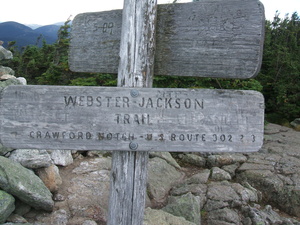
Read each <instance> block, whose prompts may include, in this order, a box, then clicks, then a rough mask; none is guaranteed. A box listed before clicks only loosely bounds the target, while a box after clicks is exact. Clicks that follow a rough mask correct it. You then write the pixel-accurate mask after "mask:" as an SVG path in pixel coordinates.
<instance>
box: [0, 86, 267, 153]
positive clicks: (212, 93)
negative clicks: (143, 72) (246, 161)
mask: <svg viewBox="0 0 300 225" xmlns="http://www.w3.org/2000/svg"><path fill="white" fill-rule="evenodd" d="M0 116H1V128H0V135H1V137H0V138H1V141H2V143H3V144H4V145H6V146H8V147H13V148H43V149H44V148H46V149H74V150H122V151H129V150H131V149H130V146H129V145H130V143H131V142H133V143H136V144H137V145H138V147H137V149H135V151H170V152H172V151H182V152H184V151H187V152H191V151H196V152H197V151H199V152H201V151H207V152H212V151H213V152H235V151H237V152H247V151H257V150H258V149H259V148H260V146H261V144H262V140H263V124H264V121H263V119H264V99H263V96H262V95H261V94H260V93H258V92H254V91H232V90H211V89H175V88H174V89H173V88H171V89H168V88H126V87H118V88H116V87H89V88H86V87H62V86H29V85H28V86H10V87H8V88H6V89H5V90H4V91H3V93H2V99H1V111H0ZM252 135H254V136H255V141H253V136H252Z"/></svg>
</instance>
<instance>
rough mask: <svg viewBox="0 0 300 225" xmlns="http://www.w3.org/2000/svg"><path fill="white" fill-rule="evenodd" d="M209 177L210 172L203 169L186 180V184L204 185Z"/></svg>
mask: <svg viewBox="0 0 300 225" xmlns="http://www.w3.org/2000/svg"><path fill="white" fill-rule="evenodd" d="M209 176H210V170H209V169H204V170H202V171H201V172H199V173H197V174H194V175H193V176H191V177H190V178H188V179H187V180H186V182H187V183H188V184H206V183H207V181H208V178H209Z"/></svg>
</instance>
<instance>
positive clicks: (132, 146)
mask: <svg viewBox="0 0 300 225" xmlns="http://www.w3.org/2000/svg"><path fill="white" fill-rule="evenodd" d="M138 146H139V145H138V144H137V143H135V142H130V144H129V148H130V149H131V150H137V148H138Z"/></svg>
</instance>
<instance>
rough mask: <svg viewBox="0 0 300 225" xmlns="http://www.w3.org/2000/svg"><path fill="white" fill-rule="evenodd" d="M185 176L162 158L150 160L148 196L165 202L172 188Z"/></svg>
mask: <svg viewBox="0 0 300 225" xmlns="http://www.w3.org/2000/svg"><path fill="white" fill-rule="evenodd" d="M182 175H183V174H182V173H181V172H179V171H177V170H176V169H175V168H174V167H173V166H171V165H170V164H168V163H167V162H166V161H165V160H163V159H161V158H157V157H155V158H153V159H149V163H148V184H147V185H148V194H149V197H150V199H154V200H155V201H157V202H163V201H164V199H165V198H166V197H167V194H168V192H169V191H170V190H171V188H172V186H173V185H174V184H176V182H178V180H179V179H180V178H181V176H182Z"/></svg>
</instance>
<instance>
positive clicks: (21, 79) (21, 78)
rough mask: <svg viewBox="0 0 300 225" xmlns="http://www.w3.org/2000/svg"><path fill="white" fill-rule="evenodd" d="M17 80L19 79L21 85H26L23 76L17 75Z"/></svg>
mask: <svg viewBox="0 0 300 225" xmlns="http://www.w3.org/2000/svg"><path fill="white" fill-rule="evenodd" d="M17 80H19V81H20V82H21V83H22V84H23V85H27V80H26V79H25V78H24V77H17Z"/></svg>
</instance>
